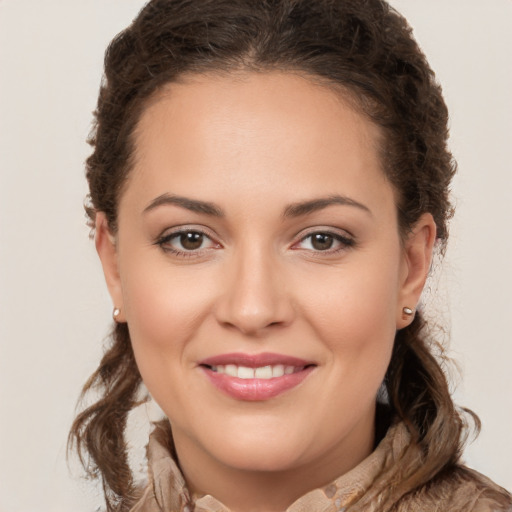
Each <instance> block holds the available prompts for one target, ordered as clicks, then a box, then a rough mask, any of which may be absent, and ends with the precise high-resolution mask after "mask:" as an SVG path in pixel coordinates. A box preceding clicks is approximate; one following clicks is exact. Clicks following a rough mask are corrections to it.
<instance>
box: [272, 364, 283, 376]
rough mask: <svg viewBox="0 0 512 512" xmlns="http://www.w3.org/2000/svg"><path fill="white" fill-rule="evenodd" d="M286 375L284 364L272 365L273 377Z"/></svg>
mask: <svg viewBox="0 0 512 512" xmlns="http://www.w3.org/2000/svg"><path fill="white" fill-rule="evenodd" d="M283 375H284V366H283V365H282V364H276V365H275V366H273V367H272V377H282V376H283Z"/></svg>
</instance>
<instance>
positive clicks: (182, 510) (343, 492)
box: [131, 424, 512, 512]
mask: <svg viewBox="0 0 512 512" xmlns="http://www.w3.org/2000/svg"><path fill="white" fill-rule="evenodd" d="M409 441H410V437H409V435H408V433H407V430H406V428H405V427H404V426H403V425H402V424H398V425H395V426H392V427H390V429H389V430H388V432H387V434H386V436H385V438H384V439H383V440H382V441H381V442H380V444H379V445H378V447H377V448H376V449H375V451H374V452H373V453H371V454H370V456H369V457H367V458H366V459H365V460H363V461H362V462H361V464H359V465H358V466H357V467H355V468H354V469H352V470H351V471H350V472H348V473H346V474H345V475H343V476H341V477H340V478H338V479H336V480H335V481H334V482H332V483H331V484H330V485H327V486H326V487H323V488H319V489H315V490H313V491H311V492H308V493H307V494H305V495H304V496H302V497H301V498H299V499H298V500H297V501H295V502H294V503H293V504H292V505H291V506H290V507H289V508H288V509H287V510H286V512H356V511H358V512H359V511H361V512H362V511H364V512H387V511H390V512H391V511H393V512H441V511H443V512H444V511H449V512H512V496H511V495H510V494H508V493H507V491H505V490H504V489H502V488H501V487H499V486H497V485H496V484H494V483H493V482H491V481H490V480H489V479H487V478H486V477H484V476H482V475H480V474H479V473H477V472H475V471H473V470H470V469H468V468H465V467H462V466H461V467H460V468H457V469H455V470H454V471H453V472H451V473H450V477H449V478H448V479H447V478H439V479H437V481H436V482H434V483H429V484H428V485H425V486H423V487H422V488H420V489H418V490H416V491H414V492H413V493H409V494H407V495H405V496H401V495H400V494H397V495H396V496H393V495H392V494H389V493H388V494H387V498H388V499H389V498H391V504H390V503H389V502H387V504H383V501H384V495H385V494H386V492H385V490H386V489H389V486H387V485H383V484H379V481H378V479H377V478H376V477H377V476H378V475H382V474H384V473H385V475H386V478H385V481H386V482H391V481H393V480H395V481H396V480H399V478H400V477H399V476H398V475H400V465H399V464H397V461H398V460H399V459H400V456H401V454H402V453H403V452H404V450H405V449H406V448H407V446H408V445H409ZM166 444H167V442H166V439H165V434H164V432H163V431H161V430H158V429H156V430H155V432H154V433H153V434H152V435H151V438H150V442H149V445H148V462H149V483H148V485H147V487H146V489H145V491H144V495H143V496H142V498H141V499H140V501H139V502H138V504H137V505H136V506H135V507H134V508H132V511H131V512H229V509H228V508H227V507H225V506H224V505H223V504H222V503H220V502H219V501H217V500H216V499H215V498H214V497H212V496H210V495H207V496H199V497H196V496H191V495H190V493H189V491H188V489H187V487H186V484H185V481H184V479H183V476H182V474H181V472H180V470H179V468H178V466H177V465H176V463H175V461H174V459H173V457H172V455H171V454H170V453H169V449H168V448H167V447H166ZM393 475H395V479H393Z"/></svg>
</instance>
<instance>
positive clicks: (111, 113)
mask: <svg viewBox="0 0 512 512" xmlns="http://www.w3.org/2000/svg"><path fill="white" fill-rule="evenodd" d="M238 70H249V71H255V72H267V71H272V70H279V71H290V72H296V73H300V74H302V75H305V76H308V77H310V78H311V79H313V80H319V81H321V82H322V83H325V84H326V85H327V86H328V87H334V88H337V89H338V90H341V91H342V94H345V95H347V94H348V95H349V96H350V98H351V99H352V100H353V101H354V102H355V104H356V106H357V107H358V108H359V110H360V111H361V112H363V113H364V114H365V115H367V116H369V117H370V118H371V119H372V121H373V122H374V123H375V124H376V125H378V126H379V127H380V128H381V131H382V134H383V142H382V146H381V148H380V149H381V157H382V163H383V168H384V172H385V173H386V175H387V177H388V179H389V181H390V182H391V183H392V184H393V186H394V188H395V191H396V194H397V208H398V218H399V228H400V232H401V233H402V235H404V236H405V235H406V234H407V233H408V231H409V230H410V229H411V228H412V227H413V226H414V224H415V222H416V221H417V220H418V219H419V218H420V216H421V215H422V214H423V213H425V212H430V213H431V214H432V215H433V217H434V220H435V223H436V225H437V236H438V246H439V247H440V250H441V252H443V248H444V246H445V243H446V240H447V237H448V229H447V223H448V220H449V219H450V217H451V215H452V206H451V204H450V200H449V186H450V182H451V179H452V177H453V175H454V172H455V169H456V165H455V162H454V160H453V158H452V155H451V154H450V152H449V151H448V149H447V138H448V128H447V121H448V113H447V109H446V106H445V103H444V101H443V97H442V94H441V89H440V86H439V85H438V84H437V82H436V80H435V76H434V73H433V72H432V70H431V69H430V67H429V65H428V63H427V61H426V59H425V57H424V55H423V53H422V52H421V50H420V49H419V47H418V45H417V43H416V42H415V40H414V39H413V37H412V31H411V29H410V27H409V26H408V24H407V22H406V20H405V19H404V18H403V17H402V16H401V15H399V14H398V13H397V12H396V11H395V10H394V9H392V8H391V7H390V6H389V5H388V4H387V3H386V2H384V1H383V0H152V1H150V2H149V3H148V4H147V5H146V6H145V7H144V8H143V9H142V11H141V12H140V13H139V15H138V16H137V18H136V19H135V20H134V21H133V23H132V24H131V25H130V26H129V27H128V28H127V29H125V30H124V31H123V32H121V33H120V34H119V35H118V36H117V37H116V38H115V39H114V40H113V41H112V43H111V44H110V46H109V47H108V49H107V51H106V55H105V67H104V79H103V81H102V84H101V88H100V93H99V98H98V104H97V109H96V111H95V124H94V127H93V130H92V132H91V136H90V139H89V142H90V144H91V145H92V148H93V152H92V154H91V156H90V157H89V158H88V160H87V169H86V175H87V180H88V183H89V189H90V203H89V204H88V206H87V207H86V210H87V213H88V215H89V221H90V223H91V225H93V223H94V218H95V214H96V212H98V211H101V212H104V213H105V215H106V217H107V221H108V224H109V228H110V230H111V232H113V233H115V232H116V230H117V206H118V203H119V198H120V195H121V194H122V191H123V185H124V183H125V180H126V179H127V176H128V175H129V173H130V170H131V167H132V157H133V153H134V131H135V129H136V126H137V123H138V120H139V118H140V116H141V113H142V112H143V110H144V109H145V108H146V106H147V105H148V102H149V101H151V99H152V98H153V97H154V96H155V95H156V94H157V93H158V92H159V91H160V90H161V89H162V87H164V86H165V85H166V84H168V83H172V82H174V81H177V80H179V78H180V77H181V76H183V75H184V74H194V73H212V72H213V73H218V72H221V73H229V72H233V71H238ZM434 351H436V344H435V343H434V342H433V341H432V340H431V339H430V338H429V336H428V332H427V329H426V325H425V320H424V319H423V317H422V314H421V312H418V313H417V315H416V317H415V319H414V321H413V322H412V324H410V325H409V326H408V327H405V328H404V329H402V330H400V331H398V332H397V335H396V339H395V345H394V350H393V355H392V359H391V363H390V365H389V369H388V371H387V374H386V378H385V382H384V386H385V388H386V391H387V396H388V400H389V405H390V407H391V409H392V412H393V413H394V414H395V415H396V416H397V417H398V418H400V419H401V420H402V421H404V422H405V424H406V426H407V428H408V430H409V432H410V433H411V436H412V441H413V443H412V446H414V447H416V451H414V452H412V451H411V452H410V453H409V454H408V453H407V452H406V453H405V455H404V468H407V467H408V465H407V463H406V462H407V460H406V459H407V457H412V456H413V455H414V456H415V457H417V456H418V455H417V453H418V450H417V449H418V448H419V452H420V454H421V455H420V456H421V457H422V459H423V460H422V462H423V463H422V464H421V465H420V466H419V467H417V468H416V469H415V470H411V472H410V473H407V471H405V472H404V474H403V481H401V482H388V484H389V485H388V488H389V489H390V492H391V489H396V488H397V487H400V489H401V491H400V492H402V493H404V494H405V493H407V492H409V491H411V490H413V489H415V488H416V487H418V486H419V485H422V484H424V483H426V482H427V481H429V480H430V479H432V478H434V477H435V476H436V475H439V474H441V473H442V472H445V471H446V470H447V469H449V468H450V467H453V466H454V465H456V464H457V462H458V460H459V457H460V453H461V449H462V445H463V442H464V432H465V421H464V414H463V412H462V411H460V410H458V409H457V408H456V407H455V406H454V404H453V402H452V399H451V396H450V391H449V386H448V382H447V378H446V376H445V373H444V371H443V369H442V361H441V360H440V359H439V358H438V357H435V356H434ZM140 385H141V377H140V374H139V372H138V370H137V366H136V363H135V359H134V355H133V351H132V348H131V343H130V337H129V332H128V328H127V326H126V325H124V324H117V325H115V327H114V331H113V335H112V337H111V340H110V345H109V346H108V347H107V349H106V352H105V355H104V357H103V359H102V360H101V362H100V365H99V367H98V369H97V370H96V371H95V372H94V374H93V375H92V376H91V378H90V379H89V381H88V382H87V384H86V385H85V387H84V389H83V395H85V394H87V393H88V392H89V391H91V390H96V391H97V392H98V393H99V399H98V400H97V401H96V402H95V403H94V404H93V405H91V406H89V407H88V408H86V409H85V410H83V411H82V412H80V413H79V414H78V416H77V418H76V419H75V421H74V423H73V426H72V429H71V432H70V438H69V439H70V445H69V446H70V447H71V448H73V447H74V448H76V449H77V451H78V454H79V455H80V458H81V460H82V463H83V465H84V467H85V469H86V471H87V472H88V474H89V475H92V476H95V477H99V478H101V480H102V482H103V486H104V490H105V496H106V502H107V510H108V511H109V512H114V511H115V512H122V511H126V510H129V508H130V507H131V506H132V505H133V503H134V500H135V497H136V494H137V492H136V491H137V489H136V486H135V484H134V478H133V475H132V472H131V470H130V467H129V464H128V456H127V443H126V439H125V437H124V429H125V426H126V421H127V416H128V413H129V411H130V410H131V409H132V408H133V407H134V406H135V405H136V404H137V403H138V400H137V396H138V391H139V388H140ZM475 420H476V424H477V428H478V419H477V418H476V417H475ZM381 477H382V478H383V479H385V478H386V476H385V475H381ZM384 498H385V497H383V499H384Z"/></svg>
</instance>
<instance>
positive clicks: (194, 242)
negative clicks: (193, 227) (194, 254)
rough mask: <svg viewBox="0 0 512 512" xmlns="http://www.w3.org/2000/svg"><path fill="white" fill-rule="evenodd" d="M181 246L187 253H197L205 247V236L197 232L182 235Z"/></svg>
mask: <svg viewBox="0 0 512 512" xmlns="http://www.w3.org/2000/svg"><path fill="white" fill-rule="evenodd" d="M179 237H180V244H181V246H182V247H183V249H185V250H186V251H195V250H197V249H200V248H201V246H202V245H203V241H204V235H203V234H202V233H198V232H196V231H188V232H186V233H181V235H180V236H179Z"/></svg>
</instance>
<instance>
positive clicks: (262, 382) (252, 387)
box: [199, 353, 316, 401]
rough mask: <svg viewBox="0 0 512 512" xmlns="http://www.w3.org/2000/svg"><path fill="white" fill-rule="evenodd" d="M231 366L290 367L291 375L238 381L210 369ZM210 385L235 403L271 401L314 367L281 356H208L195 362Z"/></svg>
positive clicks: (310, 364)
mask: <svg viewBox="0 0 512 512" xmlns="http://www.w3.org/2000/svg"><path fill="white" fill-rule="evenodd" d="M227 364H235V365H237V366H246V367H248V368H258V367H261V366H273V365H278V364H282V365H283V366H294V367H295V368H296V369H297V371H295V372H294V373H291V374H288V375H283V376H282V377H275V378H272V379H240V378H238V377H231V376H229V375H226V374H223V373H217V372H215V371H213V370H212V369H211V366H219V365H227ZM199 366H200V368H201V370H203V371H204V373H205V374H206V376H207V377H208V379H209V380H210V382H211V383H212V384H213V385H214V386H215V387H216V388H217V389H219V390H220V391H222V392H224V393H226V394H227V395H229V396H231V397H232V398H235V399H237V400H245V401H263V400H268V399H270V398H274V397H276V396H278V395H280V394H281V393H284V392H285V391H288V390H290V389H292V388H294V387H295V386H298V385H299V384H300V383H301V382H302V381H303V380H304V379H305V378H306V377H307V376H308V375H309V374H310V373H311V372H312V371H313V370H314V369H315V367H316V365H315V364H314V363H313V362H310V361H306V360H304V359H299V358H297V357H292V356H285V355H281V354H272V353H262V354H240V353H233V354H222V355H219V356H214V357H209V358H207V359H204V360H203V361H201V362H200V363H199Z"/></svg>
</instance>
